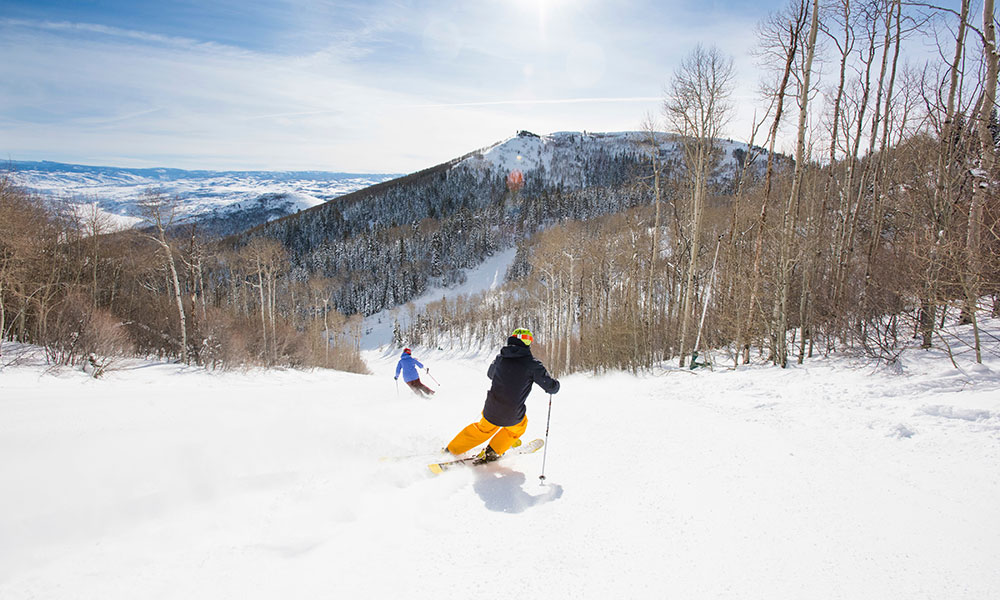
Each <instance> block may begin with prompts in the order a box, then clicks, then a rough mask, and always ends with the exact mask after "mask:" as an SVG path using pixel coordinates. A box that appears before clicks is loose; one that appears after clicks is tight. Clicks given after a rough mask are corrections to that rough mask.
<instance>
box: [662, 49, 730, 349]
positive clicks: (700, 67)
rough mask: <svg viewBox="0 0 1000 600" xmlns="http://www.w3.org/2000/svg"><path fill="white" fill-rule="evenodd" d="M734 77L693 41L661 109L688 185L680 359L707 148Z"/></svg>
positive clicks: (725, 114)
mask: <svg viewBox="0 0 1000 600" xmlns="http://www.w3.org/2000/svg"><path fill="white" fill-rule="evenodd" d="M733 77H734V71H733V61H732V59H731V58H726V57H724V56H723V55H722V53H721V52H720V51H719V50H718V49H717V48H714V47H713V48H709V49H705V48H704V47H702V46H700V45H699V46H697V47H695V49H694V50H693V51H692V52H691V53H690V54H688V55H687V56H686V57H684V59H682V61H681V64H680V66H679V67H678V69H677V71H676V72H675V73H674V77H673V80H672V82H671V86H670V89H669V91H668V95H667V98H666V100H665V101H664V112H665V113H666V116H667V120H668V122H669V123H670V125H671V126H672V127H673V129H674V130H675V132H676V133H677V134H679V136H680V137H679V140H680V143H681V146H682V148H683V150H684V161H685V165H686V167H687V176H688V181H689V185H690V189H691V195H690V201H691V217H690V233H691V240H690V250H689V252H690V255H689V257H688V265H687V271H686V273H685V284H684V291H683V300H682V307H681V315H680V341H679V344H678V354H679V355H680V358H679V361H680V365H681V366H684V364H685V360H686V358H687V351H688V349H687V347H686V344H687V336H688V333H689V329H690V326H691V321H692V317H693V306H694V286H695V274H696V270H697V261H698V255H699V253H700V249H701V246H700V243H701V241H700V238H701V235H702V231H701V230H702V218H703V215H704V209H705V201H706V195H707V190H708V177H709V174H710V173H711V170H712V166H713V164H712V163H713V149H714V145H715V140H716V138H718V137H719V135H720V134H721V132H722V129H723V127H724V126H725V125H726V123H727V122H728V120H729V117H730V112H731V108H732V107H731V105H730V104H729V95H730V93H731V92H732V82H733Z"/></svg>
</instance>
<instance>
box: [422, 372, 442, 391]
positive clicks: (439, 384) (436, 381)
mask: <svg viewBox="0 0 1000 600" xmlns="http://www.w3.org/2000/svg"><path fill="white" fill-rule="evenodd" d="M424 373H427V376H428V377H430V378H431V379H433V380H434V383H436V384H438V387H441V382H440V381H438V380H437V377H435V376H433V375H431V370H430V369H424Z"/></svg>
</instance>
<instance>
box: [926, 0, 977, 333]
mask: <svg viewBox="0 0 1000 600" xmlns="http://www.w3.org/2000/svg"><path fill="white" fill-rule="evenodd" d="M969 8H970V0H962V7H961V12H960V14H959V19H958V33H957V35H956V36H955V54H954V59H953V61H952V62H951V63H950V64H949V65H948V79H949V84H948V95H947V100H946V101H945V106H944V119H943V123H942V126H941V130H940V142H939V148H940V150H939V152H938V164H937V183H936V185H935V188H934V199H933V202H932V205H931V215H930V217H931V223H930V227H931V236H932V239H931V240H930V241H929V244H930V252H929V260H928V264H927V273H926V276H925V279H924V290H923V297H922V298H921V312H920V333H921V336H922V344H921V345H922V347H923V348H930V347H931V345H932V344H933V342H934V329H935V323H936V320H937V318H936V317H937V303H938V298H937V295H938V289H937V288H938V284H937V279H938V275H939V273H940V268H941V265H940V260H941V252H942V250H943V246H944V245H945V242H946V240H945V239H943V235H944V233H945V231H946V230H947V229H948V227H949V225H950V221H951V210H952V198H951V193H950V192H951V189H950V188H951V187H952V180H953V176H952V173H953V172H954V167H953V165H954V158H955V131H954V130H955V117H956V107H957V105H958V95H959V83H960V73H961V70H962V63H963V56H964V53H965V35H966V21H967V20H968V17H969Z"/></svg>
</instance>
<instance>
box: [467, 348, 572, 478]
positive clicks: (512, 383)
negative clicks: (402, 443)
mask: <svg viewBox="0 0 1000 600" xmlns="http://www.w3.org/2000/svg"><path fill="white" fill-rule="evenodd" d="M533 339H534V337H533V336H532V335H531V332H530V331H528V330H527V329H515V330H514V333H513V334H511V336H510V337H509V338H507V345H506V346H504V347H503V348H501V349H500V354H499V356H497V357H496V360H494V361H493V364H491V365H490V368H489V370H488V371H487V372H486V375H487V376H488V377H489V378H490V379H492V380H493V385H492V386H491V387H490V390H489V391H488V392H486V405H485V406H484V407H483V418H482V419H481V420H480V421H479V422H478V423H471V424H470V425H468V426H467V427H466V428H465V429H463V430H462V431H460V432H459V433H458V435H456V436H455V439H453V440H451V442H450V443H449V444H448V451H449V452H451V453H452V454H462V453H463V452H467V451H468V450H470V449H472V448H475V447H476V446H478V445H479V444H482V443H483V442H485V441H486V440H490V443H489V445H488V446H487V447H486V448H485V449H484V450H483V451H482V452H481V453H480V456H479V458H480V459H482V460H484V461H487V462H489V461H493V460H496V459H498V458H500V455H502V454H503V453H504V452H506V451H507V450H509V449H510V447H511V446H512V445H514V443H515V441H516V440H517V439H518V438H520V437H521V436H522V435H523V434H524V431H525V430H526V429H527V428H528V418H527V417H526V416H525V412H526V411H525V407H524V402H525V400H527V399H528V394H529V393H530V392H531V385H532V384H533V383H537V384H538V385H539V386H541V388H542V389H543V390H545V391H546V392H548V393H550V394H555V393H556V392H558V391H559V382H558V381H557V380H555V379H553V378H552V377H550V376H549V373H548V371H546V370H545V366H544V365H543V364H542V363H541V362H540V361H539V360H538V359H536V358H535V357H533V356H532V355H531V348H530V346H531V342H532V340H533ZM498 430H499V431H498ZM491 437H492V439H490V438H491Z"/></svg>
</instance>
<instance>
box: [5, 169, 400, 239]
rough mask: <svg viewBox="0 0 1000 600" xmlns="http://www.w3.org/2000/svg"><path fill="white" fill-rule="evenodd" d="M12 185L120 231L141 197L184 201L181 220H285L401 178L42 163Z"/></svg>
mask: <svg viewBox="0 0 1000 600" xmlns="http://www.w3.org/2000/svg"><path fill="white" fill-rule="evenodd" d="M8 168H9V171H7V172H6V175H9V176H10V178H11V180H12V181H13V182H14V183H15V184H17V185H20V186H22V187H25V188H27V189H29V190H32V191H34V192H36V193H39V194H42V195H44V196H48V197H51V198H58V199H61V200H66V201H68V202H70V203H72V204H78V205H80V206H81V207H82V208H81V210H86V211H91V212H92V211H94V210H96V211H98V212H99V213H101V214H104V215H106V216H107V217H108V218H111V219H113V220H114V222H115V223H116V224H117V225H119V226H130V225H134V224H135V223H137V222H139V221H140V220H141V219H139V218H138V217H139V215H141V210H140V208H139V206H138V203H139V201H140V200H141V199H142V197H143V194H144V193H145V192H146V191H147V190H153V191H156V192H159V193H161V194H163V195H164V196H165V197H168V198H175V197H176V198H178V199H180V200H181V205H180V208H179V210H180V213H181V214H180V215H179V216H180V217H183V218H192V217H200V216H205V215H209V214H213V213H214V214H218V213H227V214H228V213H238V212H241V211H243V210H246V209H247V208H252V207H254V206H256V205H265V204H266V205H268V206H275V207H283V209H284V210H285V212H286V213H287V214H291V213H294V212H295V211H296V210H304V209H307V208H310V207H313V206H316V205H318V204H322V203H323V202H326V201H328V200H331V199H333V198H337V197H339V196H343V195H344V194H348V193H350V192H353V191H356V190H359V189H361V188H364V187H368V186H371V185H374V184H376V183H380V182H383V181H388V180H389V179H393V178H395V177H398V175H393V174H379V173H361V174H358V173H336V172H325V171H300V172H296V171H187V170H183V169H129V168H123V167H97V166H88V165H69V164H62V163H53V162H48V161H43V162H12V163H9V165H8Z"/></svg>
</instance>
